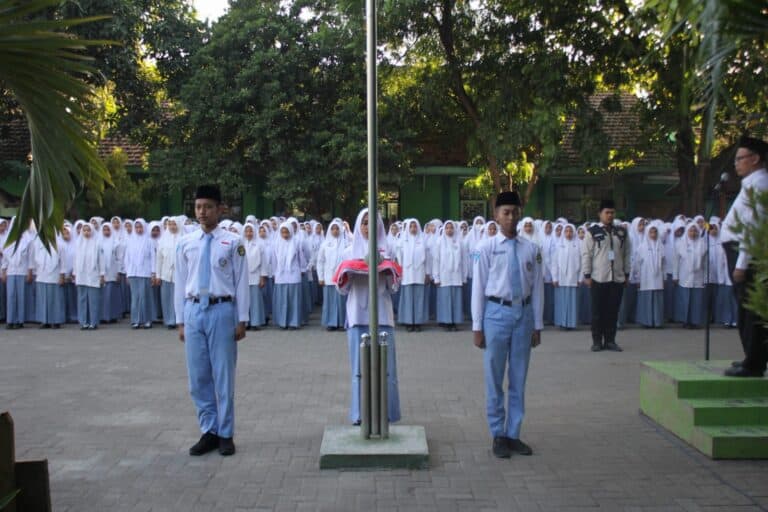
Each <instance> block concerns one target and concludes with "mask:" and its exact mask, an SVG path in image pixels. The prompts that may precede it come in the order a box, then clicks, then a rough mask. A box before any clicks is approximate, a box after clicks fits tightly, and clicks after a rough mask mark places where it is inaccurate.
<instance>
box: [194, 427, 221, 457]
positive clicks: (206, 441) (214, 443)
mask: <svg viewBox="0 0 768 512" xmlns="http://www.w3.org/2000/svg"><path fill="white" fill-rule="evenodd" d="M218 447H219V436H217V435H216V434H213V433H211V432H206V433H205V434H203V436H202V437H201V438H200V440H199V441H198V442H197V443H195V445H194V446H193V447H192V448H190V449H189V454H190V455H192V456H193V457H199V456H200V455H205V454H206V453H208V452H212V451H213V450H215V449H216V448H218Z"/></svg>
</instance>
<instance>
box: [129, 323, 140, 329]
mask: <svg viewBox="0 0 768 512" xmlns="http://www.w3.org/2000/svg"><path fill="white" fill-rule="evenodd" d="M138 328H139V324H131V329H138Z"/></svg>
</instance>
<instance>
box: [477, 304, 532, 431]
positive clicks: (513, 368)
mask: <svg viewBox="0 0 768 512" xmlns="http://www.w3.org/2000/svg"><path fill="white" fill-rule="evenodd" d="M483 333H484V334H485V345H486V348H485V351H484V366H485V394H486V414H487V417H488V429H489V430H490V432H491V436H493V437H498V436H506V437H509V438H510V439H519V438H520V426H521V424H522V423H523V415H524V414H525V380H526V377H527V376H528V363H529V361H530V357H531V336H532V334H533V307H532V306H531V305H530V304H528V305H527V306H511V307H510V306H502V305H501V304H496V303H495V302H490V301H486V304H485V315H484V318H483ZM507 370H508V375H507V377H508V380H509V388H508V390H507V399H506V411H505V409H504V405H505V400H504V389H503V386H504V374H505V373H507Z"/></svg>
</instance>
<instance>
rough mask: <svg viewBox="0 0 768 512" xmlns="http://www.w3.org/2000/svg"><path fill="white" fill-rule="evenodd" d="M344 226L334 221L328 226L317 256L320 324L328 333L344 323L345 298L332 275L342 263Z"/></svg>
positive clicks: (342, 326) (344, 246)
mask: <svg viewBox="0 0 768 512" xmlns="http://www.w3.org/2000/svg"><path fill="white" fill-rule="evenodd" d="M343 229H344V226H343V225H342V223H341V222H340V221H338V220H334V221H332V222H331V224H330V225H329V226H328V232H327V233H326V235H325V241H324V242H323V243H322V244H321V245H320V249H319V251H318V254H317V275H318V279H319V281H320V286H322V287H323V312H322V316H321V324H322V325H323V327H325V328H326V330H328V331H336V330H339V329H343V328H344V325H345V322H346V309H347V301H346V297H345V296H343V295H341V294H340V293H339V291H338V290H337V289H336V285H335V284H333V275H334V273H335V272H336V269H337V268H338V267H339V263H341V261H342V257H343V255H344V250H345V249H346V248H347V240H346V238H345V237H344V236H343V233H342V230H343Z"/></svg>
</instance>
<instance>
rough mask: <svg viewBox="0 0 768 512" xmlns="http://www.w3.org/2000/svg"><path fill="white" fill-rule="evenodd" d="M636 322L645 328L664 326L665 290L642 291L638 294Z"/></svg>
mask: <svg viewBox="0 0 768 512" xmlns="http://www.w3.org/2000/svg"><path fill="white" fill-rule="evenodd" d="M635 320H637V323H638V324H640V325H644V326H645V327H661V326H663V325H664V290H640V291H639V292H637V314H636V315H635Z"/></svg>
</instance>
